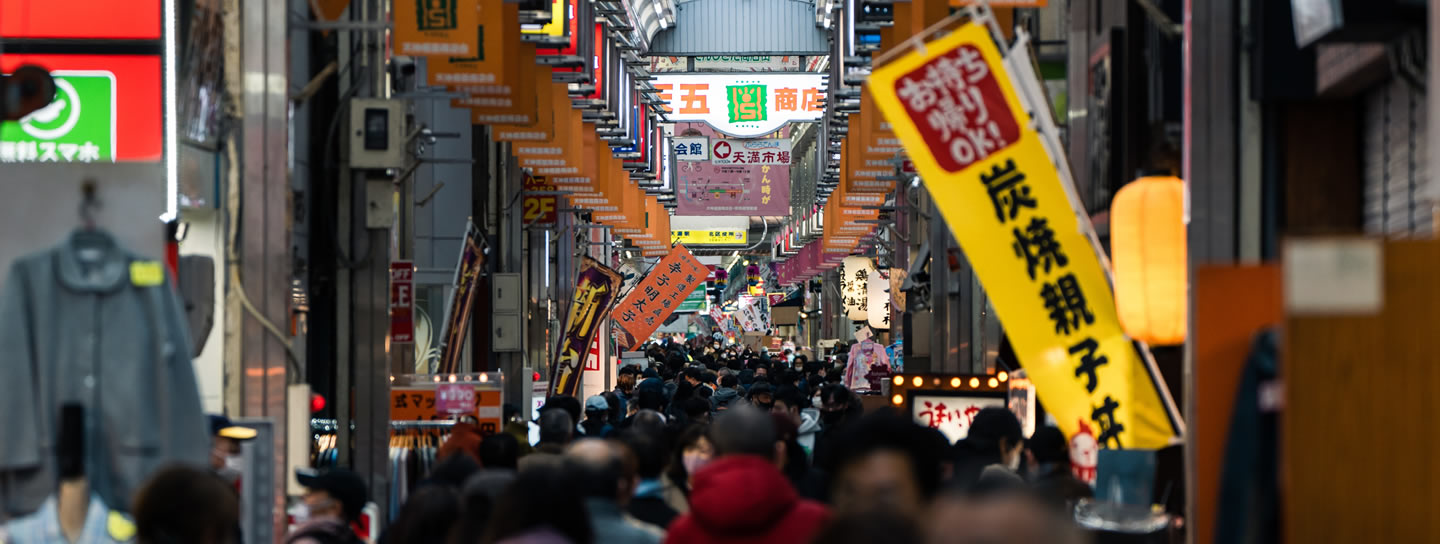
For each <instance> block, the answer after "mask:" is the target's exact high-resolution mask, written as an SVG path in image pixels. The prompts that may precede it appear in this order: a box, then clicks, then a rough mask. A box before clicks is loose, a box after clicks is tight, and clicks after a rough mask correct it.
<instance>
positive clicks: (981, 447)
mask: <svg viewBox="0 0 1440 544" xmlns="http://www.w3.org/2000/svg"><path fill="white" fill-rule="evenodd" d="M954 451H955V480H954V482H955V483H956V484H957V485H959V486H961V487H971V486H974V485H975V484H978V483H980V482H981V480H982V479H989V478H995V477H1000V476H1013V477H1014V478H1016V479H1018V478H1019V476H1018V474H1017V470H1018V469H1019V468H1020V459H1021V457H1022V454H1023V453H1024V451H1025V438H1024V435H1023V434H1022V432H1021V430H1020V420H1019V419H1017V418H1016V417H1015V413H1014V412H1011V411H1010V410H1008V409H1006V408H1001V407H998V406H992V407H989V408H984V409H982V410H980V412H979V413H977V414H975V418H974V419H972V420H971V421H970V429H969V431H968V433H967V434H966V436H965V439H964V440H961V441H959V442H957V443H955V449H954Z"/></svg>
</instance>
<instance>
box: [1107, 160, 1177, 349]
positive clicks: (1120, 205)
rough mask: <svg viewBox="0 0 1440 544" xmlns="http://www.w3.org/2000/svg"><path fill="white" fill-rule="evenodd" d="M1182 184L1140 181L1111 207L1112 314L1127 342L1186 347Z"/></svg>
mask: <svg viewBox="0 0 1440 544" xmlns="http://www.w3.org/2000/svg"><path fill="white" fill-rule="evenodd" d="M1184 213H1185V183H1184V182H1182V181H1180V179H1179V178H1176V177H1144V178H1140V179H1137V180H1135V181H1133V182H1130V183H1129V184H1128V185H1126V186H1124V187H1122V188H1121V189H1120V191H1119V192H1117V193H1115V201H1114V202H1113V203H1111V204H1110V249H1111V255H1112V257H1111V264H1112V265H1113V266H1114V267H1115V309H1116V312H1117V313H1118V314H1119V317H1120V325H1121V326H1122V327H1124V329H1125V333H1126V334H1128V335H1130V337H1131V338H1134V339H1136V340H1140V341H1143V342H1147V343H1150V344H1154V345H1162V346H1163V345H1174V344H1183V343H1184V342H1185V327H1186V308H1185V304H1186V300H1187V297H1186V289H1187V287H1188V286H1187V278H1186V273H1187V264H1186V239H1185V215H1184Z"/></svg>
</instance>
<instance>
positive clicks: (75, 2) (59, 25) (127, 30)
mask: <svg viewBox="0 0 1440 544" xmlns="http://www.w3.org/2000/svg"><path fill="white" fill-rule="evenodd" d="M162 6H163V5H162V3H161V2H160V0H126V1H124V2H117V1H115V0H69V1H66V2H56V1H55V0H5V1H4V2H0V36H3V37H6V38H64V39H124V40H158V39H160V32H161V26H160V25H161V23H162V22H163V21H164V20H165V18H164V16H163V15H162V9H163V7H162Z"/></svg>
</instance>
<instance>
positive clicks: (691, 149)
mask: <svg viewBox="0 0 1440 544" xmlns="http://www.w3.org/2000/svg"><path fill="white" fill-rule="evenodd" d="M670 148H671V149H673V150H675V160H677V161H682V162H696V161H708V160H710V139H709V138H706V137H704V136H677V137H675V138H674V139H672V140H671V143H670Z"/></svg>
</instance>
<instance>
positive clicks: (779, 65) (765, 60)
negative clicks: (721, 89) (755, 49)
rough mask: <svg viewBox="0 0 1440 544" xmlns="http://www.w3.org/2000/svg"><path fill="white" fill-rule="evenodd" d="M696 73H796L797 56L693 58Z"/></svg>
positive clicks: (798, 67)
mask: <svg viewBox="0 0 1440 544" xmlns="http://www.w3.org/2000/svg"><path fill="white" fill-rule="evenodd" d="M695 71H697V72H798V71H800V56H799V55H759V56H749V57H747V56H717V57H695Z"/></svg>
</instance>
